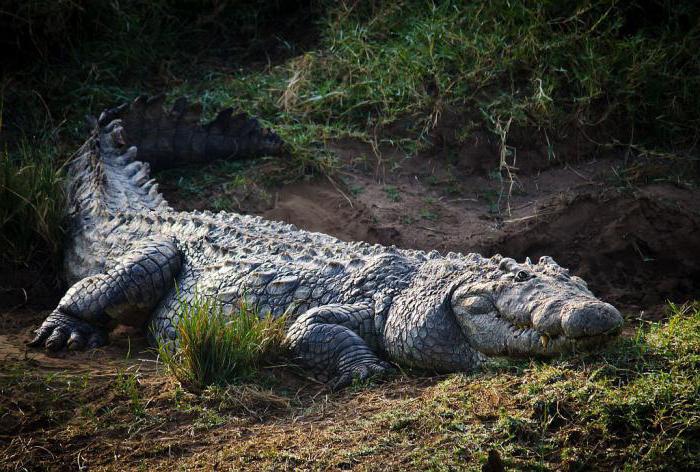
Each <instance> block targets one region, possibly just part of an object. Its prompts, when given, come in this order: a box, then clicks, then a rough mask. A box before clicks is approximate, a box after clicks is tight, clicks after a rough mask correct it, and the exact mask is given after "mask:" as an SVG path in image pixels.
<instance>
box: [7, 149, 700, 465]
mask: <svg viewBox="0 0 700 472" xmlns="http://www.w3.org/2000/svg"><path fill="white" fill-rule="evenodd" d="M328 145H329V147H331V148H332V149H333V150H334V151H335V152H336V153H337V155H338V156H339V157H340V159H341V162H342V168H341V170H340V172H339V173H338V174H337V175H336V176H335V177H334V178H333V179H332V180H331V179H329V178H326V177H315V178H312V179H308V180H306V181H300V182H296V183H292V184H288V185H281V186H267V187H265V186H261V185H256V184H254V183H252V182H253V181H254V179H250V180H249V181H248V183H246V184H245V185H242V186H237V187H236V189H235V190H230V187H227V186H225V185H218V184H217V185H212V186H210V187H208V188H207V189H205V190H204V191H203V192H201V194H199V195H198V196H197V197H196V198H191V197H187V198H185V197H183V196H182V195H181V194H180V193H178V189H177V182H176V180H174V179H165V181H164V182H163V185H162V187H161V189H162V190H163V192H164V193H165V195H166V198H167V199H168V200H169V201H170V202H171V203H172V204H173V205H174V206H175V207H176V208H180V209H183V210H188V209H194V208H208V207H210V206H211V201H212V200H213V199H216V198H219V197H221V196H222V195H225V196H229V197H231V198H230V201H233V202H235V206H234V207H233V208H231V209H232V210H235V211H242V212H246V213H257V214H261V215H263V216H265V217H267V218H270V219H276V220H284V221H287V222H290V223H293V224H295V225H297V226H298V227H300V228H303V229H306V230H310V231H320V232H325V233H328V234H331V235H334V236H336V237H338V238H340V239H343V240H365V241H369V242H372V243H381V244H385V245H392V244H393V245H396V246H399V247H404V248H420V249H426V250H432V249H437V250H439V251H443V252H447V251H455V252H462V253H467V252H472V251H477V252H480V253H482V254H484V255H491V254H494V253H501V254H503V255H507V256H511V257H515V258H516V259H519V260H522V259H524V258H525V257H530V258H532V259H533V260H536V259H537V258H538V257H540V256H542V255H545V254H546V255H550V256H552V257H554V258H555V260H557V261H558V262H559V263H560V264H561V265H563V266H567V267H569V268H570V269H571V270H572V272H573V273H575V274H577V275H580V276H581V277H583V278H584V279H585V280H587V281H588V282H589V285H590V287H591V288H592V290H593V291H594V293H596V294H597V295H599V296H601V298H603V299H605V300H607V301H609V302H611V303H613V304H615V305H617V306H618V307H620V308H621V310H622V311H623V313H624V314H625V317H626V318H627V319H628V320H629V324H630V326H632V325H634V324H635V323H636V322H638V320H639V319H641V318H644V319H659V318H660V317H661V316H662V314H663V309H662V307H663V306H664V304H665V303H666V301H669V300H670V301H674V302H678V303H682V302H684V301H686V300H692V299H700V284H699V283H698V281H700V258H699V257H698V254H700V236H699V235H700V231H699V230H700V201H699V199H698V196H699V194H698V191H697V190H696V189H693V188H689V187H687V186H684V185H681V184H674V183H670V182H656V183H653V184H649V185H641V186H634V187H631V186H628V185H623V183H621V182H620V181H619V180H616V179H614V178H611V176H614V175H615V172H614V169H616V168H617V167H618V166H619V165H620V164H621V162H618V161H615V160H611V159H604V160H603V159H601V160H589V161H582V162H576V163H569V164H563V165H562V164H558V163H556V162H555V163H551V165H547V166H543V167H542V168H541V169H540V170H534V169H530V170H519V169H518V170H516V169H513V171H512V172H513V174H512V177H513V178H512V181H511V180H510V179H508V178H503V175H501V174H498V173H494V172H488V171H485V170H484V169H483V168H481V167H480V166H479V165H478V162H476V164H475V161H474V159H473V157H472V156H471V154H470V153H469V152H466V151H465V152H463V153H461V154H460V153H458V154H457V155H455V156H449V155H444V154H441V153H435V154H428V155H419V156H418V157H413V158H409V157H406V156H404V155H403V154H402V153H401V152H400V151H399V150H396V149H392V148H387V149H381V152H378V151H377V152H375V151H373V148H372V147H371V146H369V145H365V144H363V143H357V142H352V141H341V142H334V143H329V144H328ZM253 177H254V176H253ZM3 297H4V300H3V303H2V306H3V307H4V310H3V312H2V314H1V315H0V326H1V330H0V361H1V362H2V364H3V369H2V373H1V374H0V375H1V376H2V380H3V381H2V385H3V386H4V387H3V391H2V392H0V393H1V395H0V398H1V399H2V401H1V403H0V449H2V457H0V459H2V461H3V464H2V465H0V469H5V468H6V469H8V470H19V469H22V468H23V467H26V468H27V469H53V470H66V469H67V468H70V469H80V470H83V469H88V468H93V469H94V468H106V469H117V470H123V467H124V466H125V465H127V466H128V467H129V468H144V469H145V468H148V469H162V470H172V469H173V468H176V467H185V468H190V467H191V468H213V469H216V468H218V467H219V465H221V466H222V467H223V466H224V464H225V467H229V468H230V467H232V468H234V469H235V468H244V467H248V468H250V467H256V468H257V467H262V468H268V467H271V468H273V469H274V468H277V467H281V468H285V469H294V468H296V467H297V466H299V467H301V465H302V464H308V463H309V461H311V460H312V459H313V458H314V457H317V458H318V459H319V460H320V462H318V464H321V465H319V466H318V467H319V468H326V467H329V468H335V469H347V468H353V467H355V466H361V468H364V469H373V468H376V467H377V466H378V465H377V464H376V463H373V462H372V460H371V459H368V458H365V456H364V455H363V453H362V452H361V451H360V452H357V451H356V452H357V453H356V454H355V455H353V456H352V457H348V458H346V459H342V460H340V459H338V458H337V454H336V453H334V452H333V451H334V450H340V449H342V448H344V447H345V448H347V447H349V445H348V444H346V443H347V442H353V441H354V442H355V443H356V444H359V445H361V444H362V442H363V441H364V440H365V439H366V438H365V436H366V435H369V434H372V433H370V432H368V431H366V430H364V429H363V426H362V424H363V423H362V421H363V420H362V419H363V418H367V417H370V416H372V415H377V414H379V413H380V411H379V410H380V409H381V408H386V407H387V405H388V404H390V405H393V407H396V408H400V407H401V405H402V404H403V403H402V402H408V403H411V402H420V401H422V399H424V398H425V396H426V395H430V391H431V388H433V386H434V385H435V384H436V382H437V381H438V380H439V379H438V378H436V377H428V378H426V377H421V376H417V377H414V376H408V377H403V378H401V379H398V380H393V381H390V382H389V383H387V384H383V385H381V386H378V387H374V388H371V389H369V390H363V391H359V392H358V391H350V392H344V393H339V394H330V393H329V392H327V391H326V390H324V388H323V387H322V386H320V385H318V384H316V383H314V382H312V381H310V380H308V379H305V378H303V376H301V374H300V373H298V372H291V373H290V372H288V369H271V370H270V371H269V372H268V373H267V374H266V376H267V377H266V378H268V381H269V383H270V385H272V387H270V388H268V387H267V386H264V387H256V389H253V390H250V391H240V390H237V391H234V392H233V393H227V394H225V395H224V398H226V399H228V400H226V401H227V402H228V403H226V402H224V403H226V404H225V405H224V406H223V407H222V405H223V403H222V400H221V397H219V398H218V399H217V400H216V401H217V402H218V403H217V404H216V405H215V407H214V406H212V404H210V403H207V400H206V399H195V398H194V397H193V396H192V395H190V394H187V393H185V392H183V391H182V390H181V389H179V388H178V387H177V386H176V385H175V384H174V382H173V381H172V380H170V379H169V378H168V377H167V376H164V375H162V371H160V372H159V371H158V369H157V366H156V363H155V362H154V360H155V359H154V355H153V353H152V352H150V351H149V350H148V346H147V345H146V342H145V339H144V337H143V336H142V334H141V333H138V332H134V331H129V330H121V331H119V332H118V333H116V334H115V335H113V336H112V343H111V344H110V345H109V346H108V347H106V348H104V349H100V350H97V351H91V352H85V353H63V354H59V355H58V356H52V357H50V356H47V355H46V354H44V353H42V352H38V351H27V350H25V348H24V343H25V342H26V341H27V340H28V339H29V336H30V334H31V330H32V329H34V328H35V327H36V326H37V325H38V324H39V323H40V321H41V320H42V318H43V317H44V316H46V314H47V313H48V310H49V309H50V303H48V302H47V303H46V306H45V308H44V309H27V308H23V307H22V301H21V299H22V297H21V296H19V295H18V293H17V292H16V291H15V293H12V294H10V293H9V292H8V293H5V294H4V295H3ZM49 298H50V297H49ZM628 331H629V330H628ZM80 379H84V380H83V381H82V384H80V385H77V384H79V383H80ZM71 382H72V384H71ZM134 385H136V386H134ZM263 385H266V384H265V382H263ZM497 400H498V399H497ZM504 401H506V400H504V399H500V400H498V401H496V406H498V404H499V402H504ZM380 405H381V406H380ZM222 408H223V410H222ZM144 409H145V410H147V411H148V414H147V415H144V414H142V413H143V411H144ZM221 411H225V412H226V415H225V418H224V419H222V416H221V414H220V412H221ZM78 412H80V414H78ZM86 412H87V413H86ZM86 418H87V419H86ZM343 428H345V431H343V432H342V433H343V434H341V432H340V430H341V429H343ZM348 428H349V429H348ZM263 439H264V447H263V446H260V443H261V441H262V440H263ZM406 447H407V448H410V444H409V445H406ZM338 448H340V449H338ZM280 454H282V455H283V456H284V457H282V458H281V459H280ZM285 454H286V456H285ZM310 455H314V457H311V456H310ZM273 456H274V460H272V459H270V458H271V457H273ZM181 458H186V462H180V460H181ZM183 464H186V465H183ZM260 464H262V466H261V465H260ZM266 464H267V465H266ZM270 464H273V465H272V466H270ZM394 465H395V466H401V465H402V464H401V462H400V461H398V459H397V462H394ZM404 465H405V464H404ZM302 468H304V467H302Z"/></svg>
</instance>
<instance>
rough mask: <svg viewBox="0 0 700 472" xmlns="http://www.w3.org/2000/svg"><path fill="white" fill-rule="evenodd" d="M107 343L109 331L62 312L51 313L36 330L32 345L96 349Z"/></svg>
mask: <svg viewBox="0 0 700 472" xmlns="http://www.w3.org/2000/svg"><path fill="white" fill-rule="evenodd" d="M105 344H107V332H106V330H104V329H102V328H98V327H95V326H93V325H91V324H89V323H86V322H85V321H82V320H79V319H77V318H74V317H72V316H68V315H65V314H63V313H60V312H53V313H51V314H50V315H49V316H48V317H47V318H46V320H44V322H43V323H42V324H41V326H40V327H39V329H37V330H36V331H35V336H34V339H32V340H31V341H30V342H28V343H27V345H28V346H30V347H45V348H46V349H48V350H49V351H59V350H61V349H63V348H64V347H65V348H68V349H70V350H76V351H79V350H82V349H86V348H88V349H94V348H97V347H100V346H104V345H105Z"/></svg>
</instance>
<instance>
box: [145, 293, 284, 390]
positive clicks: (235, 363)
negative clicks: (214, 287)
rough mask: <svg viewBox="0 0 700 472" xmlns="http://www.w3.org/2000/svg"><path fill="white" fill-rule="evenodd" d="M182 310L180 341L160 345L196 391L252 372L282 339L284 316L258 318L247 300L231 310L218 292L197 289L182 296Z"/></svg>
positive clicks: (182, 378)
mask: <svg viewBox="0 0 700 472" xmlns="http://www.w3.org/2000/svg"><path fill="white" fill-rule="evenodd" d="M179 311H180V313H179V314H180V320H179V324H178V327H177V331H178V341H177V346H173V345H172V344H171V343H169V342H163V341H159V342H158V345H157V349H158V354H159V356H160V359H161V361H162V362H163V363H164V364H165V365H166V367H167V368H168V370H169V371H170V372H171V373H172V374H173V375H174V376H175V378H176V379H177V380H178V381H179V382H180V383H181V384H182V385H183V387H185V388H187V389H188V390H191V391H194V392H201V391H202V390H204V389H205V388H206V387H207V386H209V385H220V386H223V385H227V384H230V383H235V382H238V381H241V380H244V379H248V378H250V377H252V376H254V374H255V372H256V370H257V369H258V368H259V367H260V366H261V365H262V364H264V363H265V362H266V361H269V360H270V359H271V358H273V357H274V356H275V355H277V354H278V353H279V351H280V349H281V345H282V341H283V340H284V318H277V319H273V318H272V317H271V316H267V317H265V318H260V317H259V316H258V314H257V313H255V312H254V311H253V310H252V309H250V308H249V307H247V306H246V305H245V304H243V303H241V305H240V306H239V309H238V310H234V312H233V313H231V314H227V313H226V312H225V311H224V308H223V306H222V304H221V303H220V302H218V301H217V300H215V299H214V298H212V297H207V296H204V295H200V294H195V296H194V298H193V299H192V300H181V301H180V308H179Z"/></svg>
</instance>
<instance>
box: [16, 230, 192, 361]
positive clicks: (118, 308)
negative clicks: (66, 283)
mask: <svg viewBox="0 0 700 472" xmlns="http://www.w3.org/2000/svg"><path fill="white" fill-rule="evenodd" d="M180 265H181V259H180V253H179V251H178V249H177V247H176V246H175V244H174V243H173V241H171V240H169V239H158V238H154V239H150V240H147V241H146V242H145V243H142V244H141V245H139V246H138V247H136V248H134V249H133V250H132V251H131V252H129V253H127V254H126V255H124V256H122V257H121V258H120V259H119V260H118V261H117V264H116V265H115V266H114V267H113V268H111V269H109V270H107V271H106V272H105V273H103V274H97V275H92V276H89V277H85V278H84V279H82V280H80V281H78V282H77V283H76V284H75V285H73V286H72V287H71V288H70V289H69V290H68V292H66V294H65V295H64V296H63V298H62V299H61V301H60V302H59V304H58V307H57V308H56V309H55V310H54V311H53V313H51V314H50V315H49V316H48V318H46V320H45V321H44V322H43V323H42V325H41V326H40V327H39V329H37V330H36V336H35V337H34V339H33V340H32V341H31V342H29V346H33V347H37V346H45V347H46V348H47V349H49V350H52V351H56V350H59V349H62V348H63V347H68V348H69V349H84V348H85V347H88V348H95V347H99V346H102V345H104V344H106V343H107V332H108V330H109V329H111V328H113V327H114V326H116V325H117V324H127V325H131V326H139V327H140V326H143V325H144V324H145V323H146V321H147V320H148V316H149V315H150V312H151V310H152V309H153V307H154V306H155V305H156V304H157V303H158V301H159V300H160V299H161V298H162V297H163V295H164V294H165V293H166V292H167V291H168V290H170V289H171V288H172V286H173V279H174V277H175V276H176V275H177V273H178V271H179V270H180Z"/></svg>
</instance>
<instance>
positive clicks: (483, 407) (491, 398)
mask: <svg viewBox="0 0 700 472" xmlns="http://www.w3.org/2000/svg"><path fill="white" fill-rule="evenodd" d="M670 311H671V316H670V319H669V320H668V322H667V323H649V324H647V325H646V326H642V327H640V328H639V329H638V331H637V333H636V335H635V336H634V337H633V338H631V339H630V338H627V339H623V340H620V341H619V342H618V343H617V344H616V345H614V346H612V347H610V348H609V349H607V350H605V351H602V352H601V353H594V354H589V355H582V356H580V357H574V358H571V359H562V360H558V361H554V362H547V363H541V362H532V363H530V364H522V363H514V364H506V365H504V366H494V367H492V369H491V372H487V373H486V374H484V375H478V376H467V375H455V376H451V377H450V378H449V379H447V380H445V381H442V382H440V383H439V384H438V385H436V386H435V387H434V388H433V389H432V391H431V392H430V393H429V394H428V395H426V396H425V397H427V398H422V399H420V400H419V401H414V402H407V403H406V404H402V405H398V406H397V408H395V409H391V410H388V411H384V412H382V413H380V414H378V415H377V416H376V417H375V419H374V421H376V422H377V423H378V424H377V425H375V427H376V428H380V427H382V428H383V427H384V426H385V427H386V428H387V429H388V430H389V431H392V432H393V433H391V434H392V436H391V437H390V438H389V439H390V441H391V442H402V441H405V440H406V439H407V438H410V437H416V436H419V437H424V438H431V439H430V441H429V442H428V443H427V444H426V445H424V446H423V447H420V448H416V449H415V450H414V451H412V452H411V453H410V457H411V460H412V461H413V464H414V465H415V466H421V467H423V466H424V464H429V463H432V464H434V465H435V466H436V468H437V469H440V470H447V469H449V468H450V467H451V466H458V464H461V463H463V462H464V461H473V460H477V463H478V461H483V460H484V459H485V457H486V452H487V451H488V450H489V449H491V448H495V449H496V450H497V451H498V452H499V453H500V455H501V456H502V458H503V459H504V461H505V463H506V467H511V468H513V469H514V470H551V469H552V468H555V469H560V468H563V469H566V470H591V469H595V470H599V469H604V468H606V467H609V468H618V469H619V470H684V469H685V468H686V467H689V465H690V464H698V463H700V442H698V441H697V437H698V435H700V401H699V400H698V399H699V398H700V305H698V304H695V305H685V306H674V305H671V306H670ZM381 425H384V426H381ZM691 468H692V467H691Z"/></svg>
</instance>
